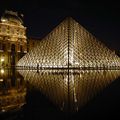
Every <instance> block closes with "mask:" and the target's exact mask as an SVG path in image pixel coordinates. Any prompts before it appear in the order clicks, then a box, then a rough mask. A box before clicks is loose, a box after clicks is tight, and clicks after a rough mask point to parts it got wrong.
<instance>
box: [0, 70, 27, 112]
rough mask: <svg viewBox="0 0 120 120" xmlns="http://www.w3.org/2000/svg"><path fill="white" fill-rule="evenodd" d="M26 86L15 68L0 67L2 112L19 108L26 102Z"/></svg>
mask: <svg viewBox="0 0 120 120" xmlns="http://www.w3.org/2000/svg"><path fill="white" fill-rule="evenodd" d="M25 96H26V87H25V83H24V81H23V77H22V76H20V75H19V74H18V73H16V71H15V69H3V68H1V69H0V113H2V112H8V111H14V110H19V109H20V108H21V107H22V106H23V105H24V104H25Z"/></svg>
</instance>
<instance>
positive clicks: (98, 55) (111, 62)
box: [17, 17, 120, 69]
mask: <svg viewBox="0 0 120 120" xmlns="http://www.w3.org/2000/svg"><path fill="white" fill-rule="evenodd" d="M38 64H39V67H44V68H68V67H69V68H107V69H110V68H111V67H112V68H113V67H114V68H116V67H120V58H119V57H118V56H117V55H116V54H115V53H114V52H113V51H111V50H110V49H108V48H107V47H106V46H105V45H104V44H103V43H101V42H100V41H98V40H97V39H96V38H95V37H94V36H93V35H92V34H91V33H89V32H88V31H87V30H86V29H85V28H83V27H82V26H81V25H80V24H79V23H78V22H76V21H75V20H73V19H72V18H71V17H69V18H66V19H65V20H64V21H63V22H61V23H60V24H59V25H58V26H57V27H56V28H55V29H53V31H52V32H50V33H49V34H48V35H47V36H46V37H45V38H43V39H42V40H41V41H40V42H39V43H38V45H37V46H36V47H35V48H34V49H32V50H31V51H30V52H29V53H27V54H26V55H25V56H24V57H23V58H22V59H20V60H19V61H18V63H17V66H25V67H37V65H38Z"/></svg>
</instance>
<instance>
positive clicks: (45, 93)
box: [0, 68, 120, 120]
mask: <svg viewBox="0 0 120 120" xmlns="http://www.w3.org/2000/svg"><path fill="white" fill-rule="evenodd" d="M119 77H120V70H76V69H73V70H72V69H70V70H69V71H68V70H66V69H65V70H62V69H55V70H16V69H15V68H12V69H3V68H1V69H0V116H2V117H4V118H5V115H8V113H9V114H10V115H9V116H10V117H12V116H13V112H14V115H16V118H14V119H18V118H19V119H21V120H22V119H25V118H26V119H31V120H34V119H40V118H43V117H44V118H45V117H48V116H49V117H50V119H51V118H52V119H56V117H57V118H58V119H63V118H69V116H70V115H71V114H72V115H73V116H79V115H78V114H77V113H79V114H80V116H83V115H87V113H83V111H84V110H85V109H86V106H91V108H89V107H88V108H87V109H88V111H89V109H93V108H94V107H95V104H94V102H93V101H94V100H95V99H98V98H99V95H104V94H105V93H104V91H105V90H108V93H106V95H109V97H110V94H111V97H113V95H112V94H113V91H115V90H116V88H117V87H116V86H115V88H114V89H110V87H109V86H111V85H114V84H115V82H116V81H117V82H118V83H119ZM117 85H118V86H120V83H119V84H117ZM109 89H110V90H113V91H112V92H111V91H110V90H109ZM119 90H120V88H119ZM115 93H116V92H115ZM118 94H119V93H118ZM114 95H115V94H114ZM103 97H105V96H103ZM109 97H108V96H107V98H108V102H110V101H111V100H110V99H109ZM114 97H116V96H114ZM117 97H118V99H120V96H117ZM112 99H113V98H112ZM101 100H102V97H101V98H100V99H99V100H98V101H99V102H100V101H101ZM92 102H93V103H92ZM99 102H98V106H99ZM92 104H93V106H92ZM100 104H101V103H100ZM96 105H97V104H96ZM93 112H94V110H93ZM89 113H90V111H89ZM80 116H79V117H80ZM69 119H70V118H69Z"/></svg>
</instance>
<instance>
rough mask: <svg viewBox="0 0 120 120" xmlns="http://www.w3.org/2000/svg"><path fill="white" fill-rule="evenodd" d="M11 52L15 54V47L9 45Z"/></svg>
mask: <svg viewBox="0 0 120 120" xmlns="http://www.w3.org/2000/svg"><path fill="white" fill-rule="evenodd" d="M11 51H12V52H15V45H14V44H12V45H11Z"/></svg>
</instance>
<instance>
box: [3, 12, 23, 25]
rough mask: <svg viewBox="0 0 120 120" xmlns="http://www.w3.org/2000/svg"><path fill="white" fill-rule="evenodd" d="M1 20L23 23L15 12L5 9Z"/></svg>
mask: <svg viewBox="0 0 120 120" xmlns="http://www.w3.org/2000/svg"><path fill="white" fill-rule="evenodd" d="M1 21H2V22H4V23H13V24H17V25H20V24H23V21H22V19H21V18H20V17H19V16H18V14H17V12H13V11H5V13H4V14H3V15H2V17H1Z"/></svg>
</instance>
